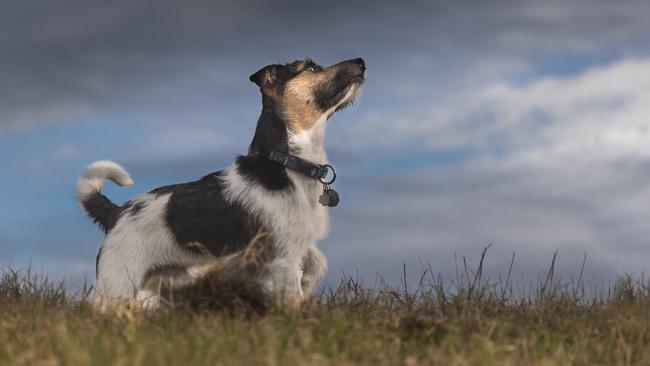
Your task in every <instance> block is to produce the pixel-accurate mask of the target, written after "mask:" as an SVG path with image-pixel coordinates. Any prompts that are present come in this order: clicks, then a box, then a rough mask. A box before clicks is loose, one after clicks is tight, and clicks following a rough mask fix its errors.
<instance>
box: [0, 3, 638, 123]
mask: <svg viewBox="0 0 650 366" xmlns="http://www.w3.org/2000/svg"><path fill="white" fill-rule="evenodd" d="M0 10H1V11H0V42H1V43H0V44H1V49H2V55H3V56H2V57H1V58H0V79H1V80H2V81H3V82H2V84H0V95H2V96H3V97H2V98H1V99H0V110H1V111H2V112H0V131H2V130H7V129H14V128H19V127H29V126H32V125H39V124H43V123H52V122H65V121H76V120H81V119H87V118H93V117H95V116H97V115H98V114H99V115H101V114H102V113H103V109H102V108H104V107H107V106H114V105H120V106H124V105H127V106H132V105H136V106H144V107H146V106H156V107H159V104H161V103H165V102H167V101H168V100H170V99H174V100H181V101H184V98H185V99H190V100H192V99H193V98H194V97H195V96H196V95H197V94H198V95H210V96H212V97H214V98H215V99H218V100H222V101H224V104H225V105H228V104H227V103H232V102H236V101H238V100H239V99H241V97H242V95H248V94H245V93H249V92H250V89H249V88H250V86H248V85H246V83H245V80H246V76H247V75H248V74H249V73H251V72H252V71H254V70H256V69H257V68H258V67H260V66H262V65H263V64H265V63H270V62H280V61H289V60H292V59H293V58H298V57H304V56H307V55H309V56H313V57H315V58H317V59H320V60H323V61H324V62H325V63H331V62H335V61H338V60H339V59H341V58H343V57H354V56H357V55H361V56H364V57H366V58H367V59H368V60H369V65H370V72H371V76H372V77H373V78H374V87H375V93H377V95H381V94H382V93H383V94H386V95H389V96H394V95H395V94H397V95H402V96H405V97H412V96H421V95H422V94H424V93H426V94H427V95H433V96H435V95H436V93H441V92H444V91H445V86H446V87H450V86H454V85H455V86H457V85H458V84H462V83H465V82H468V80H465V79H466V78H467V76H466V75H465V74H466V70H467V69H471V68H472V67H473V66H476V65H477V64H483V68H486V67H487V69H490V68H496V69H498V68H499V66H498V64H499V63H504V64H505V65H506V68H507V67H509V65H512V64H511V63H509V60H510V59H518V58H521V57H522V55H523V54H526V55H529V54H531V53H532V54H533V55H534V54H537V55H543V54H545V53H547V52H551V51H563V52H583V51H586V52H597V51H598V47H603V46H607V45H615V48H617V49H619V50H620V51H621V52H624V51H625V49H626V48H627V47H631V45H633V44H634V43H635V42H637V41H638V39H639V37H641V36H643V35H644V34H645V33H647V32H648V31H650V25H648V22H647V21H646V18H645V15H646V14H648V13H649V12H650V3H648V2H646V1H626V2H616V3H614V2H606V1H572V2H544V3H540V2H532V1H531V2H521V1H490V2H471V1H470V2H467V1H466V2H462V1H436V2H431V1H413V2H392V1H374V2H372V3H368V2H363V1H328V2H316V3H310V2H300V1H295V2H293V1H273V2H268V1H257V2H255V1H247V2H245V1H231V2H227V1H183V2H178V1H171V0H164V1H150V0H132V1H116V2H100V1H81V0H78V1H74V0H63V1H28V2H3V3H2V5H0ZM485 65H487V66H485ZM485 72H487V73H488V74H489V73H490V70H487V71H485ZM497 72H498V70H497ZM210 77H212V79H210ZM475 77H480V75H479V76H476V75H473V74H472V75H470V79H471V78H475ZM206 79H208V80H206ZM371 80H373V79H371ZM469 81H470V82H471V80H469ZM205 98H206V100H205V101H204V102H205V103H208V98H207V97H205Z"/></svg>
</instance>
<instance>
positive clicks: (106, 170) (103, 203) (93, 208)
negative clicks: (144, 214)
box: [77, 160, 133, 232]
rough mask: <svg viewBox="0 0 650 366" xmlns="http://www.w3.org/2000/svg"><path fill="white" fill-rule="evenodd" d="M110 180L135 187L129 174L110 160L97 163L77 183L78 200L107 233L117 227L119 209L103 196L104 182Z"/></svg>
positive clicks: (91, 165)
mask: <svg viewBox="0 0 650 366" xmlns="http://www.w3.org/2000/svg"><path fill="white" fill-rule="evenodd" d="M106 179H109V180H111V181H113V182H114V183H115V184H117V185H120V186H130V185H133V180H132V179H131V177H130V176H129V173H127V172H126V170H124V168H122V167H121V166H119V165H117V163H114V162H112V161H109V160H101V161H96V162H94V163H92V164H90V166H89V167H88V168H86V171H84V173H83V174H82V175H81V178H79V182H78V183H77V199H78V200H79V202H80V203H81V207H82V208H83V210H84V211H85V212H86V214H87V215H88V216H89V217H90V218H91V219H93V221H94V222H95V223H96V224H97V225H99V226H100V227H101V228H102V229H103V230H104V231H105V232H108V231H109V230H110V229H112V228H113V226H115V223H116V222H117V217H118V215H119V211H120V210H119V207H118V206H117V205H116V204H114V203H113V202H111V200H109V199H108V198H107V197H106V196H104V195H103V194H102V187H103V186H104V181H106Z"/></svg>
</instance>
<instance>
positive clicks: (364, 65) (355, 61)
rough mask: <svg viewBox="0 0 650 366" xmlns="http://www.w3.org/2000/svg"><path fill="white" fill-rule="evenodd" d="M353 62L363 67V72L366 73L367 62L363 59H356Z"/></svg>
mask: <svg viewBox="0 0 650 366" xmlns="http://www.w3.org/2000/svg"><path fill="white" fill-rule="evenodd" d="M352 62H354V63H355V64H357V65H359V67H361V70H362V71H366V63H365V61H363V59H362V58H361V57H358V58H355V59H354V60H352Z"/></svg>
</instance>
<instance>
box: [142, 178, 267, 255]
mask: <svg viewBox="0 0 650 366" xmlns="http://www.w3.org/2000/svg"><path fill="white" fill-rule="evenodd" d="M223 188H224V186H223V180H222V173H221V172H218V173H215V174H211V175H208V176H206V177H204V178H202V179H201V180H198V181H195V182H189V183H183V184H175V185H171V186H165V187H160V188H158V189H155V190H153V191H151V193H153V194H159V195H161V194H167V193H171V196H170V197H169V202H168V203H167V212H166V215H165V219H166V223H167V225H168V227H169V228H170V230H171V232H172V233H173V234H174V237H175V239H176V242H177V243H179V244H180V245H181V247H183V248H185V249H186V250H189V251H193V252H197V253H201V249H202V248H201V247H197V246H195V245H194V244H195V243H200V244H201V245H202V246H203V247H204V248H205V249H207V250H208V251H209V252H210V253H212V254H213V255H216V256H220V255H225V254H230V253H234V252H237V251H239V250H241V249H243V248H245V247H246V246H247V245H248V243H249V242H250V241H251V239H252V238H253V237H254V236H255V234H256V233H257V231H258V230H259V228H260V224H259V223H258V222H257V221H256V220H255V219H254V218H253V217H251V215H250V213H249V212H248V211H246V210H244V208H243V207H241V206H240V205H233V204H229V203H227V202H226V200H225V199H224V197H223Z"/></svg>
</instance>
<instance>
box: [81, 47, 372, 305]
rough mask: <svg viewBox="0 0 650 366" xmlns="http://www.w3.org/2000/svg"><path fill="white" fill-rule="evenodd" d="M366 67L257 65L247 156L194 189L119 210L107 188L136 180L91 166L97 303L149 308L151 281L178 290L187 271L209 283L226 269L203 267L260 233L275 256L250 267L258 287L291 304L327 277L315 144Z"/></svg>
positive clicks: (86, 178)
mask: <svg viewBox="0 0 650 366" xmlns="http://www.w3.org/2000/svg"><path fill="white" fill-rule="evenodd" d="M365 71H366V66H365V62H364V60H363V59H361V58H356V59H350V60H346V61H342V62H340V63H337V64H335V65H332V66H321V65H319V64H318V63H316V62H315V61H313V60H311V59H305V60H298V61H295V62H292V63H288V64H272V65H267V66H265V67H263V68H261V69H260V70H258V71H257V72H255V73H254V74H252V75H251V76H250V77H249V80H250V81H252V82H253V83H255V84H256V85H257V86H258V87H259V89H260V91H261V95H262V111H261V114H260V117H259V119H258V121H257V127H256V129H255V133H254V136H253V139H252V142H251V143H250V146H249V148H248V154H247V155H240V156H238V157H237V158H236V159H235V162H234V163H233V164H232V165H230V166H229V167H227V168H225V169H223V170H220V171H217V172H215V173H211V174H208V175H206V176H205V177H203V178H201V179H199V180H197V181H192V182H188V183H182V184H175V185H169V186H163V187H160V188H156V189H154V190H152V191H150V192H148V193H145V194H142V195H140V196H137V197H136V198H134V199H132V200H130V201H128V202H126V203H125V204H124V205H122V206H118V205H116V204H114V203H113V202H111V201H110V200H109V199H108V198H107V197H106V196H104V195H103V194H102V193H101V190H102V187H103V184H104V182H105V181H106V180H111V181H113V182H114V183H116V184H118V185H120V186H129V185H132V184H133V180H132V179H131V177H130V176H129V174H128V173H127V171H126V170H124V169H123V168H122V167H121V166H119V165H118V164H116V163H114V162H112V161H106V160H104V161H98V162H95V163H93V164H91V165H90V166H89V167H88V168H87V169H86V170H85V172H84V173H83V174H82V176H81V177H80V179H79V181H78V184H77V198H78V200H79V202H80V204H81V207H82V209H83V211H84V212H85V213H86V214H87V215H88V216H89V217H90V218H91V219H92V220H93V221H94V222H95V223H96V224H98V225H99V227H100V228H101V229H103V231H104V232H105V234H106V236H105V238H104V240H103V242H102V243H101V245H100V248H99V251H98V254H97V261H96V276H97V281H96V289H95V295H94V301H95V302H100V301H108V302H110V303H116V302H119V301H122V300H133V299H141V300H142V301H147V300H146V299H151V298H152V296H154V295H155V294H153V292H154V291H152V290H153V289H154V288H156V285H152V283H157V284H158V288H160V286H159V285H160V284H169V283H170V281H167V280H165V279H164V278H173V277H175V276H178V277H179V278H180V280H179V281H176V282H174V283H176V284H180V286H181V287H182V286H183V284H184V283H190V284H193V283H195V282H196V281H184V280H182V278H184V276H185V277H187V274H188V273H191V277H192V278H194V279H196V278H203V277H205V278H208V277H214V273H213V274H212V275H210V276H208V273H209V272H211V271H214V269H215V268H219V270H221V271H227V270H228V268H232V266H221V265H218V266H215V265H212V266H211V265H210V263H214V262H215V260H216V261H217V262H219V258H221V261H223V260H225V259H224V258H233V257H234V258H242V256H241V255H238V253H243V252H244V251H245V250H246V248H247V247H248V246H249V244H250V243H251V241H252V240H253V239H254V238H255V237H256V236H257V235H259V234H260V233H263V235H264V236H265V238H266V240H264V241H263V242H264V243H266V244H265V245H268V246H271V247H272V252H273V256H272V259H269V261H268V263H266V264H265V269H264V270H263V271H256V273H261V274H262V275H260V276H254V277H255V278H256V281H258V282H259V283H260V286H262V288H264V289H267V290H268V291H271V292H273V293H281V294H283V296H286V297H287V298H291V299H293V300H294V301H298V302H299V301H302V300H303V299H304V298H305V297H306V296H308V295H309V294H311V293H312V292H313V291H314V289H315V288H316V286H317V285H318V283H319V282H320V280H321V279H322V278H323V276H324V274H325V272H326V270H327V260H326V258H325V256H324V255H323V253H322V252H321V251H320V250H319V249H318V247H317V245H316V244H317V242H318V241H319V240H321V239H323V238H324V236H325V235H326V233H327V230H328V222H329V215H328V211H327V207H328V206H330V207H331V206H334V205H336V204H337V203H338V194H336V192H335V191H334V190H332V189H331V188H330V185H329V184H331V183H333V180H334V179H335V172H334V168H333V167H332V166H331V165H329V164H328V161H327V156H326V153H325V150H324V146H323V139H324V134H325V126H326V123H327V120H328V119H329V118H330V117H331V116H332V115H333V114H334V113H335V112H337V111H339V110H341V109H343V108H345V107H347V106H349V105H350V104H352V103H353V102H354V100H355V99H356V97H357V95H358V93H359V91H360V89H361V87H362V85H363V83H364V80H365ZM215 258H216V259H215ZM258 264H259V263H258ZM224 268H226V269H224ZM161 274H166V275H164V276H162V277H161ZM183 274H184V275H183ZM257 277H259V278H257ZM156 279H157V280H156ZM167 287H169V286H167Z"/></svg>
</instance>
